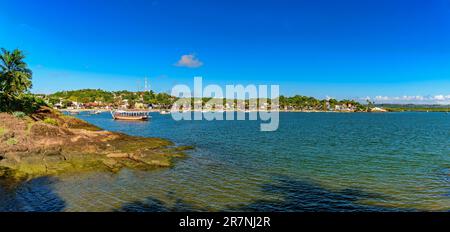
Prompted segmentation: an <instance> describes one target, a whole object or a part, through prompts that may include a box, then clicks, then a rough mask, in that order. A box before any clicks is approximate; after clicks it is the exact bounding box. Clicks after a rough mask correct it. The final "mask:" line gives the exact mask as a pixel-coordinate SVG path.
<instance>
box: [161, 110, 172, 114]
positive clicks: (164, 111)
mask: <svg viewBox="0 0 450 232" xmlns="http://www.w3.org/2000/svg"><path fill="white" fill-rule="evenodd" d="M159 113H160V114H170V111H167V110H162V111H161V112H159Z"/></svg>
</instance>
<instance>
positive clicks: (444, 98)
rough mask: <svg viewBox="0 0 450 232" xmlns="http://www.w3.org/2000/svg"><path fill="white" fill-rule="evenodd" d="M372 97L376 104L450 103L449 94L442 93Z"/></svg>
mask: <svg viewBox="0 0 450 232" xmlns="http://www.w3.org/2000/svg"><path fill="white" fill-rule="evenodd" d="M374 99H375V102H376V103H378V104H382V103H392V104H450V95H442V94H441V95H435V96H431V95H429V96H407V95H405V96H396V97H391V96H376V97H375V98H374Z"/></svg>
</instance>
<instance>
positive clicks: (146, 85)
mask: <svg viewBox="0 0 450 232" xmlns="http://www.w3.org/2000/svg"><path fill="white" fill-rule="evenodd" d="M144 91H145V92H148V81H147V77H145V84H144Z"/></svg>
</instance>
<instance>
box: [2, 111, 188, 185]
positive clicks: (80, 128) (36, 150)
mask: <svg viewBox="0 0 450 232" xmlns="http://www.w3.org/2000/svg"><path fill="white" fill-rule="evenodd" d="M187 149H191V147H173V144H172V143H171V142H170V141H167V140H164V139H158V138H143V137H135V136H129V135H125V134H121V133H113V132H109V131H102V130H101V129H100V128H98V127H95V126H93V125H91V124H89V123H87V122H84V121H82V120H80V119H76V118H73V117H69V116H65V115H62V114H60V113H59V112H55V111H53V110H51V109H49V108H43V109H41V110H40V111H38V112H37V113H36V114H34V115H31V116H29V117H25V118H16V117H14V116H13V115H11V114H7V113H0V177H4V178H14V179H22V178H31V177H37V176H46V175H57V174H60V173H67V172H74V173H75V172H82V171H98V170H104V171H111V172H117V171H119V170H121V169H122V168H131V169H140V170H152V169H155V168H160V167H170V166H172V164H173V162H172V160H173V159H174V158H180V157H184V156H185V155H184V153H183V151H184V150H187Z"/></svg>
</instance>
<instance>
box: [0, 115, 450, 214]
mask: <svg viewBox="0 0 450 232" xmlns="http://www.w3.org/2000/svg"><path fill="white" fill-rule="evenodd" d="M79 117H80V118H81V119H84V120H86V121H88V122H90V123H93V124H95V125H97V126H100V127H101V128H103V129H105V130H111V131H118V132H124V133H127V134H130V135H138V136H147V137H162V138H167V139H170V140H172V141H173V142H175V143H176V144H178V145H194V146H195V147H196V149H195V150H194V151H192V152H189V154H188V158H186V159H180V160H177V161H176V165H175V166H174V168H171V169H161V170H157V171H152V172H142V171H132V170H123V171H121V172H120V173H118V174H111V173H85V174H82V175H77V176H73V175H70V176H61V177H57V178H55V177H42V178H38V179H34V180H31V181H28V182H26V183H22V184H20V185H18V186H14V187H10V188H9V187H0V196H2V197H1V199H0V211H151V212H155V211H156V212H161V211H163V212H165V211H417V210H418V211H448V210H450V182H449V181H450V140H449V138H450V137H449V136H450V116H448V115H447V114H445V113H384V114H375V113H373V114H369V113H349V114H345V113H343V114H341V113H281V114H280V128H279V129H278V130H277V131H275V132H261V131H260V130H259V129H260V123H261V122H259V121H174V120H172V118H171V116H170V115H160V114H157V113H154V114H152V117H153V118H152V120H151V121H149V122H119V121H113V120H112V119H111V116H110V115H109V114H108V113H103V114H100V115H93V116H89V115H87V114H81V115H80V116H79Z"/></svg>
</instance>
